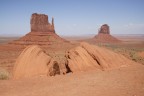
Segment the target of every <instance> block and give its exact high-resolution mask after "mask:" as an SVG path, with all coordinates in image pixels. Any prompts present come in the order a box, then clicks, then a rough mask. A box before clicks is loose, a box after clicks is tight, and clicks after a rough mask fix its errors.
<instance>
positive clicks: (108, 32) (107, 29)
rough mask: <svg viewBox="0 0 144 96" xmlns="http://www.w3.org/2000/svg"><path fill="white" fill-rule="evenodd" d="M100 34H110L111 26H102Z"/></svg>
mask: <svg viewBox="0 0 144 96" xmlns="http://www.w3.org/2000/svg"><path fill="white" fill-rule="evenodd" d="M98 33H99V34H100V33H102V34H110V29H109V26H108V25H107V24H104V25H102V26H101V28H100V30H99V32H98Z"/></svg>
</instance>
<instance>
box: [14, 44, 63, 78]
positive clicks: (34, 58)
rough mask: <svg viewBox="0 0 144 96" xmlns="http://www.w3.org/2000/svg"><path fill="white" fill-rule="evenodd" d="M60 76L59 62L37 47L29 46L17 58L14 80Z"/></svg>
mask: <svg viewBox="0 0 144 96" xmlns="http://www.w3.org/2000/svg"><path fill="white" fill-rule="evenodd" d="M56 74H60V69H59V65H58V63H57V61H55V60H53V58H51V57H50V56H48V55H47V54H46V53H45V52H44V51H43V50H42V49H41V48H40V46H37V45H31V46H28V47H27V48H25V49H24V50H23V52H22V53H21V54H20V56H19V57H18V58H17V60H16V63H15V66H14V71H13V78H14V79H19V78H29V77H33V76H40V75H45V76H54V75H56Z"/></svg>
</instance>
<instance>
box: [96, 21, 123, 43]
mask: <svg viewBox="0 0 144 96" xmlns="http://www.w3.org/2000/svg"><path fill="white" fill-rule="evenodd" d="M94 40H95V41H96V42H98V43H119V42H121V41H120V40H118V39H117V38H115V37H113V36H112V35H111V34H110V27H109V26H108V24H104V25H102V26H101V27H100V29H99V31H98V34H97V35H96V36H95V37H94Z"/></svg>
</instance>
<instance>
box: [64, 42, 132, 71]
mask: <svg viewBox="0 0 144 96" xmlns="http://www.w3.org/2000/svg"><path fill="white" fill-rule="evenodd" d="M66 58H67V60H68V66H69V68H70V70H71V71H72V72H77V71H88V70H93V69H95V70H107V69H113V68H119V67H125V66H128V65H130V64H132V63H134V62H133V61H131V60H129V59H127V58H126V57H124V56H123V55H121V54H118V53H115V52H112V51H110V50H108V49H105V48H101V47H98V46H94V45H90V44H88V43H81V45H80V46H79V47H76V48H74V49H71V50H69V51H68V52H67V54H66Z"/></svg>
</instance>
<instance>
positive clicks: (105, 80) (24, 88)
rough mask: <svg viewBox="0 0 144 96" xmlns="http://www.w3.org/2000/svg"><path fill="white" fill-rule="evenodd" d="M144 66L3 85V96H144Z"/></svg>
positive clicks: (0, 86)
mask: <svg viewBox="0 0 144 96" xmlns="http://www.w3.org/2000/svg"><path fill="white" fill-rule="evenodd" d="M143 73H144V66H143V65H141V64H139V65H133V66H130V67H126V68H121V69H118V70H109V71H90V72H81V73H76V74H75V73H74V74H68V75H59V76H58V75H57V76H55V77H51V78H48V77H35V78H30V79H25V80H24V79H23V80H6V81H0V96H144V74H143Z"/></svg>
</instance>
